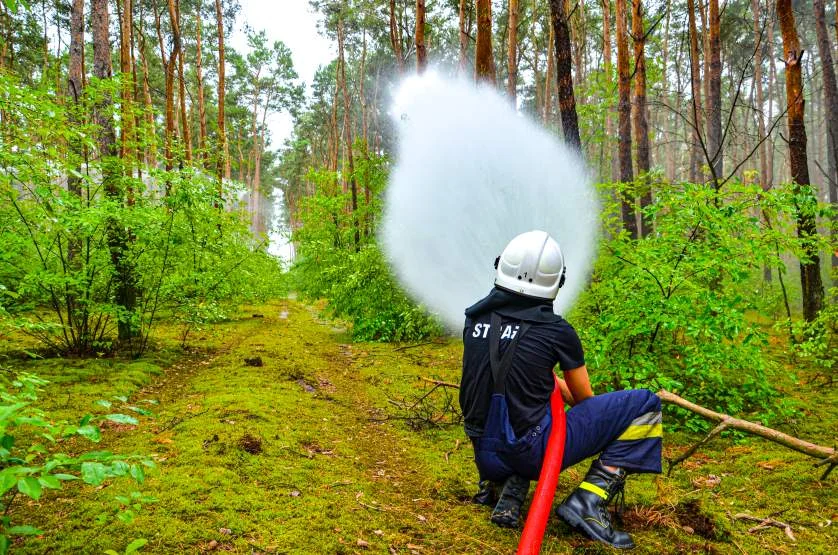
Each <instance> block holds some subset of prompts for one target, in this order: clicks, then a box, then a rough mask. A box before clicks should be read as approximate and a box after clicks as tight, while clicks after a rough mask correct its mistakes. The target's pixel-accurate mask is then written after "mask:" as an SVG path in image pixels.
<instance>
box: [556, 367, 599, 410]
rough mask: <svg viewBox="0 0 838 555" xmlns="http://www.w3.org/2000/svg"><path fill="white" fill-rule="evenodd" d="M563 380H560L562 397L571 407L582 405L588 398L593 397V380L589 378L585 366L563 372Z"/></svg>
mask: <svg viewBox="0 0 838 555" xmlns="http://www.w3.org/2000/svg"><path fill="white" fill-rule="evenodd" d="M562 374H563V375H564V379H563V380H559V388H561V390H562V397H564V400H565V402H566V403H567V404H569V405H576V404H578V403H581V402H582V401H584V400H585V399H587V398H588V397H593V396H594V392H593V390H592V389H591V380H590V378H588V369H587V368H586V367H585V366H580V367H579V368H574V369H573V370H565V371H563V372H562Z"/></svg>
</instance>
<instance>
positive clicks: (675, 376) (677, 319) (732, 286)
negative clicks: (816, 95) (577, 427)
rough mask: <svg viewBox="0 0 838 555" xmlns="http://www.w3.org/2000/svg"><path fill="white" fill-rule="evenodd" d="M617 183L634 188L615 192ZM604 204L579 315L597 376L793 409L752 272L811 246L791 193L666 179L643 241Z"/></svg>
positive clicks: (611, 383)
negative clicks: (782, 390) (779, 393)
mask: <svg viewBox="0 0 838 555" xmlns="http://www.w3.org/2000/svg"><path fill="white" fill-rule="evenodd" d="M614 188H617V189H618V190H619V191H621V192H624V193H625V192H631V186H628V187H625V186H621V185H614V184H608V185H607V186H606V187H605V188H604V190H605V189H608V190H613V189H614ZM604 202H605V209H604V221H605V222H606V238H604V239H603V240H602V242H601V246H600V252H599V257H598V260H597V263H596V266H595V269H594V273H593V276H592V280H591V285H590V287H589V288H588V290H587V291H586V292H585V293H584V294H583V295H582V297H581V300H580V302H579V303H578V304H577V306H576V307H575V308H574V311H573V313H572V314H571V316H570V318H571V321H572V322H573V323H574V325H575V326H576V327H577V329H578V330H579V332H580V336H581V337H582V341H583V344H584V345H585V349H586V358H587V362H588V365H589V366H590V367H591V375H592V381H593V382H594V384H595V385H596V386H600V387H603V388H605V389H609V390H613V389H622V388H627V387H647V388H649V389H652V390H657V389H659V388H666V389H669V390H671V391H673V392H677V393H679V394H682V395H684V396H685V397H687V398H689V399H691V400H693V401H696V402H698V403H700V404H703V405H705V406H707V407H708V408H712V409H715V410H719V411H722V412H727V413H734V414H741V413H742V412H744V411H750V410H761V411H762V416H763V418H764V419H768V418H771V417H772V416H775V415H777V414H783V413H785V412H787V408H786V407H785V405H784V403H783V402H780V403H778V402H777V397H776V393H775V391H774V389H773V388H772V385H771V384H770V383H769V381H768V380H767V378H766V372H767V370H769V369H773V368H772V366H771V365H772V364H774V363H773V362H772V360H771V358H770V356H769V354H768V353H767V352H766V347H767V335H766V331H765V330H764V329H763V327H762V326H761V325H759V324H758V323H757V322H755V321H754V320H753V318H751V317H750V316H749V315H750V314H751V312H752V311H754V310H755V309H756V308H757V307H758V305H759V303H760V302H761V301H760V298H759V295H757V294H755V293H754V291H753V289H752V284H753V276H755V275H759V274H760V273H761V271H762V267H763V266H764V265H766V264H767V265H769V266H771V267H778V266H781V263H780V260H779V258H778V254H777V253H778V252H787V251H789V250H791V251H792V252H796V253H799V252H800V244H799V243H798V241H797V239H795V235H794V233H793V231H791V230H790V229H789V225H788V222H790V221H791V217H790V216H791V214H793V206H794V203H793V197H792V196H791V193H790V191H789V190H787V189H779V190H776V191H772V192H769V193H764V192H763V191H762V190H761V189H759V188H757V187H753V186H747V185H742V184H738V183H729V184H727V185H726V186H725V187H724V188H723V189H722V190H721V191H718V192H717V191H715V190H713V189H712V188H710V187H707V186H703V185H695V184H689V183H685V184H680V185H667V186H662V187H658V188H656V190H655V201H654V203H653V204H652V205H651V206H649V207H648V208H647V209H646V216H647V217H648V218H649V219H650V220H651V221H652V222H653V226H654V231H653V233H651V234H650V236H649V237H646V238H644V239H640V240H632V239H630V238H629V237H628V235H627V234H626V233H625V232H624V231H623V230H622V226H621V223H620V216H619V215H620V204H619V202H618V201H616V200H615V199H614V198H612V197H608V196H606V197H605V200H604ZM762 214H768V215H769V217H770V218H771V220H772V225H771V226H770V227H768V226H765V225H763V223H762V219H761V215H762ZM688 425H689V426H690V427H701V428H703V427H704V426H706V424H704V423H702V422H700V421H698V420H690V421H688Z"/></svg>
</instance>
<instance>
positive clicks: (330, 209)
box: [291, 156, 442, 341]
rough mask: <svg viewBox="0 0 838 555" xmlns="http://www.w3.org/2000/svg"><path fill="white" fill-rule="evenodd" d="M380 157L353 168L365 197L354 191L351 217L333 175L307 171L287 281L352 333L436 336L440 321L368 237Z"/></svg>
mask: <svg viewBox="0 0 838 555" xmlns="http://www.w3.org/2000/svg"><path fill="white" fill-rule="evenodd" d="M384 164H385V159H384V158H382V157H374V156H370V159H369V160H366V161H363V162H362V163H360V164H359V166H358V168H357V170H356V173H358V175H363V176H364V178H363V180H362V182H364V183H366V184H367V186H368V187H369V188H370V193H371V197H370V198H371V201H370V203H369V204H367V202H366V200H365V197H364V196H361V195H359V207H358V210H357V211H356V213H355V215H354V216H353V214H352V212H351V211H350V210H347V207H348V206H350V202H351V196H350V194H349V193H346V192H343V191H342V190H340V189H339V187H338V176H337V175H336V174H334V173H332V172H325V171H323V172H311V173H310V174H309V179H310V180H311V181H312V182H313V183H315V184H316V187H317V192H316V194H314V195H312V196H310V197H306V198H305V199H304V200H303V203H302V206H301V208H300V219H301V224H302V225H301V226H300V227H299V228H297V229H296V230H295V231H294V235H293V239H294V242H295V244H296V245H297V258H296V260H295V263H294V266H293V268H292V271H291V273H292V284H293V286H294V288H295V289H296V290H297V291H299V292H300V293H301V294H302V295H303V296H304V297H305V298H309V299H318V298H323V299H326V300H327V301H328V303H329V304H328V309H329V310H330V311H331V313H332V314H334V315H335V316H339V317H345V318H348V319H349V320H351V321H352V324H353V325H352V335H353V337H354V338H355V339H358V340H362V341H366V340H375V341H407V340H414V339H419V338H422V337H427V336H429V335H436V334H439V333H441V331H442V328H441V326H440V324H439V323H438V322H437V321H436V320H435V319H434V318H432V317H431V316H429V315H428V313H427V312H426V311H425V310H424V309H423V308H422V307H421V306H417V305H416V304H415V303H414V302H413V301H411V299H410V298H409V297H408V296H407V295H406V294H405V292H404V290H403V289H402V288H401V287H400V286H399V284H398V282H397V281H396V279H395V278H394V276H393V274H392V272H391V270H390V268H389V267H388V265H387V262H386V260H385V259H384V256H383V255H382V253H381V250H380V248H379V247H378V245H377V243H376V241H375V227H376V224H377V220H378V216H379V214H380V210H381V208H380V204H379V202H378V201H377V200H376V195H377V194H378V193H379V192H380V191H381V188H382V187H383V185H384V183H385V182H386V171H385V165H384ZM356 229H357V230H358V238H359V241H358V243H357V245H356V242H355V230H356Z"/></svg>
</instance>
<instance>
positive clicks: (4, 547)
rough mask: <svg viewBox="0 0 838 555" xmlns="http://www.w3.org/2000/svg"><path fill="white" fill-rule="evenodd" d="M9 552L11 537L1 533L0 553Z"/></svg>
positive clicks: (0, 554) (3, 554) (2, 554)
mask: <svg viewBox="0 0 838 555" xmlns="http://www.w3.org/2000/svg"><path fill="white" fill-rule="evenodd" d="M8 552H9V538H7V537H6V536H5V535H0V555H6V553H8Z"/></svg>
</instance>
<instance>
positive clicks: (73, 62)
mask: <svg viewBox="0 0 838 555" xmlns="http://www.w3.org/2000/svg"><path fill="white" fill-rule="evenodd" d="M67 88H68V91H67V92H68V96H69V97H70V99H72V102H73V107H72V110H73V112H72V114H73V115H72V120H71V121H73V122H74V123H80V120H81V113H80V112H79V97H81V95H82V92H83V91H84V0H73V5H72V8H71V11H70V65H69V74H68V76H67ZM70 147H71V148H72V149H73V150H74V154H76V155H78V156H79V157H81V148H82V146H81V144H78V141H74V142H73V143H72V144H71V145H70ZM67 190H68V191H69V192H70V193H71V194H73V195H75V196H77V197H79V198H81V179H80V178H78V177H77V176H75V175H69V176H68V177H67ZM77 250H78V249H72V248H71V249H70V251H69V256H70V257H71V258H72V256H73V254H75V252H76V251H77Z"/></svg>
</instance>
